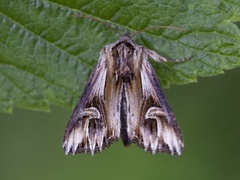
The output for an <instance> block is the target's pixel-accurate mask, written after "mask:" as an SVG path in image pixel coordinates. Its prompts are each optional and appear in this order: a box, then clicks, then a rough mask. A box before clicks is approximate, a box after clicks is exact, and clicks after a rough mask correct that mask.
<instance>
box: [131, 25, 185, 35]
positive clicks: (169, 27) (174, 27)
mask: <svg viewBox="0 0 240 180" xmlns="http://www.w3.org/2000/svg"><path fill="white" fill-rule="evenodd" d="M163 28H165V29H167V28H168V29H178V30H181V31H184V29H183V28H180V27H176V26H152V27H148V28H144V29H141V30H139V31H137V32H135V33H132V34H131V37H133V36H135V35H136V34H139V33H140V32H143V31H149V30H152V29H163Z"/></svg>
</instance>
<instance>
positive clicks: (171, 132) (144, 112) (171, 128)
mask: <svg viewBox="0 0 240 180" xmlns="http://www.w3.org/2000/svg"><path fill="white" fill-rule="evenodd" d="M145 54H146V55H148V54H147V53H145ZM140 74H141V86H142V87H141V89H142V103H141V108H140V111H141V116H140V122H139V127H138V128H139V129H138V131H137V132H138V135H137V138H136V139H135V141H136V142H137V143H138V145H139V146H141V147H143V148H144V149H145V150H146V151H150V152H152V153H153V154H155V153H156V152H167V153H171V154H172V155H173V154H178V155H180V154H181V150H182V148H183V146H184V144H183V138H182V135H181V132H180V129H179V126H178V124H177V122H176V118H175V116H174V114H173V112H172V110H171V108H170V107H169V105H168V103H167V101H166V99H165V97H164V94H163V91H162V89H161V87H160V85H159V82H158V79H157V76H156V74H155V72H154V70H153V68H152V66H151V64H150V63H149V62H148V61H147V57H144V58H143V63H142V68H141V70H140Z"/></svg>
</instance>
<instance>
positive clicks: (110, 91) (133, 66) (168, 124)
mask: <svg viewBox="0 0 240 180" xmlns="http://www.w3.org/2000/svg"><path fill="white" fill-rule="evenodd" d="M149 58H151V59H153V60H155V61H157V62H166V61H167V59H166V58H164V57H163V56H161V55H159V54H158V53H156V52H155V51H152V50H149V49H147V48H145V47H143V46H140V45H138V44H136V43H134V42H133V40H132V38H131V37H130V36H129V35H123V36H122V37H121V38H120V39H119V40H117V41H116V42H114V43H112V44H109V45H107V46H105V47H104V48H103V49H102V50H101V53H100V57H99V60H98V63H97V65H96V67H95V68H94V70H93V72H92V74H91V76H90V78H89V80H88V83H87V84H86V87H85V89H84V91H83V94H82V96H81V98H80V100H79V102H78V104H77V106H76V107H75V109H74V111H73V113H72V116H71V118H70V120H69V122H68V125H67V128H66V130H65V135H64V140H63V148H64V150H65V153H66V154H69V153H72V154H76V153H90V154H92V155H93V154H94V153H96V152H102V150H103V149H104V148H105V147H109V146H110V144H111V143H112V142H114V141H117V140H118V139H119V137H121V139H122V142H123V144H124V145H125V146H129V145H130V144H131V143H136V144H137V145H138V146H140V147H142V148H144V150H145V151H150V152H151V153H152V154H155V153H157V152H166V153H170V154H172V155H180V154H181V151H182V148H183V146H184V143H183V138H182V135H181V132H180V129H179V126H178V124H177V122H176V118H175V116H174V114H173V112H172V110H171V108H170V107H169V105H168V103H167V101H166V99H165V97H164V94H163V91H162V89H161V87H160V85H159V82H158V79H157V76H156V74H155V72H154V70H153V68H152V66H151V64H150V63H149V62H148V59H149ZM176 61H178V60H176Z"/></svg>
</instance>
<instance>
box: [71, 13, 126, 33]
mask: <svg viewBox="0 0 240 180" xmlns="http://www.w3.org/2000/svg"><path fill="white" fill-rule="evenodd" d="M70 16H72V17H82V18H86V19H90V20H93V21H96V22H99V23H101V24H103V25H104V26H106V27H108V28H110V29H112V30H113V31H115V32H117V33H118V34H120V36H122V33H120V32H119V31H118V30H117V28H114V27H112V26H111V25H110V24H108V23H106V22H104V21H101V20H100V19H97V18H94V17H91V16H87V15H81V14H72V15H70Z"/></svg>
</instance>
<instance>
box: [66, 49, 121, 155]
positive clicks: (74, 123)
mask: <svg viewBox="0 0 240 180" xmlns="http://www.w3.org/2000/svg"><path fill="white" fill-rule="evenodd" d="M106 78H107V67H106V56H105V55H104V53H101V56H100V59H99V61H98V64H97V65H96V67H95V69H94V70H93V72H92V74H91V76H90V78H89V81H88V83H87V85H86V87H85V89H84V91H83V94H82V96H81V98H80V100H79V102H78V104H77V106H76V107H75V109H74V111H73V113H72V116H71V118H70V120H69V122H68V125H67V128H66V130H65V135H64V139H63V148H64V150H65V153H66V154H68V153H73V154H76V153H82V152H83V153H91V154H92V155H93V154H94V153H95V152H101V151H102V150H103V149H104V148H105V147H108V146H109V145H110V143H111V142H112V141H115V140H117V138H118V137H117V136H116V135H114V133H113V134H111V135H109V133H108V132H109V131H116V130H118V129H120V127H118V126H117V127H115V129H114V130H113V129H111V128H112V127H109V125H108V124H109V123H108V121H109V119H108V118H107V117H106V108H105V102H104V91H105V83H106ZM118 131H119V130H118Z"/></svg>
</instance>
